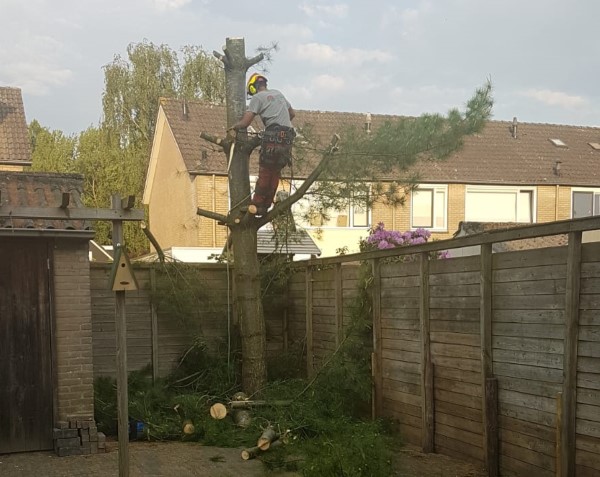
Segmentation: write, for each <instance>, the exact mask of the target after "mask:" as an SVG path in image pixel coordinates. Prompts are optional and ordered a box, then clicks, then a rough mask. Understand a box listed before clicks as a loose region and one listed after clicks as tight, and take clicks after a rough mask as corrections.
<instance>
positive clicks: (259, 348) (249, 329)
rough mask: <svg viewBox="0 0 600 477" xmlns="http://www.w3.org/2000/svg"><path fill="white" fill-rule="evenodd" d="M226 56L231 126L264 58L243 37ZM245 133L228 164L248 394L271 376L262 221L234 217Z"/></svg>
mask: <svg viewBox="0 0 600 477" xmlns="http://www.w3.org/2000/svg"><path fill="white" fill-rule="evenodd" d="M224 53H225V54H224V55H221V56H219V55H217V56H219V57H220V59H221V61H222V62H223V65H224V66H225V78H226V98H227V126H228V127H229V126H231V125H233V124H234V123H235V122H237V121H238V120H239V119H240V118H241V116H242V115H243V114H244V112H245V110H246V72H247V70H248V68H249V67H250V66H252V65H253V64H255V63H257V62H258V61H260V60H261V59H262V55H259V56H258V57H255V58H252V59H248V58H246V52H245V43H244V39H243V38H227V40H226V44H225V48H224ZM243 136H245V135H244V133H238V139H239V140H238V141H237V143H236V144H234V146H233V151H231V149H229V151H228V152H229V153H230V154H232V157H231V166H230V168H229V193H230V197H231V204H230V209H231V211H230V214H229V219H230V220H228V221H227V223H228V225H229V228H230V231H231V232H230V233H231V244H232V246H233V255H234V261H235V266H234V280H235V290H236V291H235V293H236V295H235V300H236V304H237V310H238V313H239V317H238V318H239V323H240V335H241V341H242V386H243V390H244V391H245V392H247V393H250V394H252V393H255V392H256V391H258V390H259V389H261V388H263V387H264V385H265V384H266V381H267V367H266V346H267V345H266V328H265V319H264V314H263V308H262V302H261V289H260V274H259V262H258V257H257V254H256V234H257V230H258V224H257V223H256V221H255V219H254V218H253V217H249V216H246V217H245V218H244V219H243V220H240V221H239V223H235V222H233V221H231V217H240V216H242V215H243V212H242V210H241V209H242V208H243V207H246V206H247V205H248V203H249V201H250V178H249V160H250V153H251V152H252V147H251V146H250V147H249V146H247V145H245V144H244V143H243V142H242V141H241V139H244V137H243Z"/></svg>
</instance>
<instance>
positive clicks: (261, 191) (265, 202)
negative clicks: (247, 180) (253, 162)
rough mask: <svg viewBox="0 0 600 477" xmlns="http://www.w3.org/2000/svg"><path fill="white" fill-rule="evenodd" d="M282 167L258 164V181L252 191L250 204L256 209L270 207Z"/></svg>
mask: <svg viewBox="0 0 600 477" xmlns="http://www.w3.org/2000/svg"><path fill="white" fill-rule="evenodd" d="M281 169H282V167H281V166H279V165H278V164H260V165H259V167H258V180H257V181H256V188H255V189H254V196H253V197H252V203H253V204H254V205H256V206H258V207H266V208H267V209H268V208H269V207H271V204H272V203H273V199H274V198H275V192H277V187H278V186H279V178H280V176H281Z"/></svg>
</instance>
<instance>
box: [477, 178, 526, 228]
mask: <svg viewBox="0 0 600 477" xmlns="http://www.w3.org/2000/svg"><path fill="white" fill-rule="evenodd" d="M533 192H534V190H533V189H532V188H528V189H525V188H523V189H521V188H516V187H485V186H481V187H467V191H466V199H465V220H466V221H470V222H520V223H533V222H534V221H535V216H534V212H533V211H534V193H533Z"/></svg>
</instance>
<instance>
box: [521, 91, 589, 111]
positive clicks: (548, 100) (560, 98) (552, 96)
mask: <svg viewBox="0 0 600 477" xmlns="http://www.w3.org/2000/svg"><path fill="white" fill-rule="evenodd" d="M521 94H522V95H523V96H526V97H528V98H533V99H535V100H537V101H539V102H541V103H544V104H548V105H550V106H561V107H563V108H566V109H571V108H578V107H581V106H583V105H585V104H586V101H585V99H584V98H583V97H581V96H574V95H569V94H567V93H563V92H561V91H551V90H549V89H529V90H527V91H524V92H523V93H521Z"/></svg>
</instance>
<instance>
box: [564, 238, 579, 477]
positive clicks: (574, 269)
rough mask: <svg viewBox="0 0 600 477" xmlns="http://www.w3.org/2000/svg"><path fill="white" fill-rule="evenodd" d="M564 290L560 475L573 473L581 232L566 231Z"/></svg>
mask: <svg viewBox="0 0 600 477" xmlns="http://www.w3.org/2000/svg"><path fill="white" fill-rule="evenodd" d="M567 253H568V255H567V284H566V289H565V355H564V356H565V358H564V360H565V361H564V366H563V378H564V379H563V392H562V428H561V436H560V441H561V442H560V444H561V446H560V447H561V475H562V476H570V475H575V438H576V436H575V421H576V417H577V413H576V410H577V346H578V339H579V291H580V285H581V232H569V247H568V252H567Z"/></svg>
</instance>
